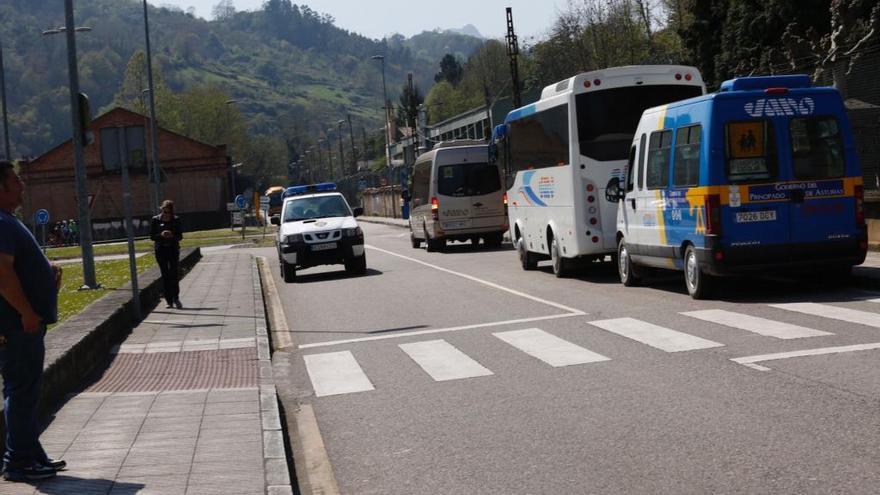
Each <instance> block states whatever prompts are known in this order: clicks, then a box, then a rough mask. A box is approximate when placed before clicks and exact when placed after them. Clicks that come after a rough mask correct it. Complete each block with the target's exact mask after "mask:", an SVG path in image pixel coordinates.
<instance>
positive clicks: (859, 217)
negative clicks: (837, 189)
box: [854, 186, 865, 227]
mask: <svg viewBox="0 0 880 495" xmlns="http://www.w3.org/2000/svg"><path fill="white" fill-rule="evenodd" d="M854 192H855V197H856V225H858V226H860V227H861V226H864V225H865V186H855V191H854Z"/></svg>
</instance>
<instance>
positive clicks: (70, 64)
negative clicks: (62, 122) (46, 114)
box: [64, 0, 99, 289]
mask: <svg viewBox="0 0 880 495" xmlns="http://www.w3.org/2000/svg"><path fill="white" fill-rule="evenodd" d="M64 23H65V26H66V28H65V34H67V72H68V75H69V76H70V113H71V119H72V120H73V159H74V176H75V178H76V202H77V210H78V213H79V244H80V251H81V253H82V264H83V288H84V289H97V288H98V287H99V286H98V282H97V280H96V279H95V256H94V251H93V250H92V219H91V214H90V212H89V198H88V194H89V192H88V189H87V188H86V161H85V156H84V155H83V141H82V139H83V135H84V134H85V133H84V131H85V129H83V128H82V123H81V122H80V115H81V114H80V112H81V111H82V109H81V108H80V93H79V69H78V68H77V65H76V28H75V26H74V22H73V0H64Z"/></svg>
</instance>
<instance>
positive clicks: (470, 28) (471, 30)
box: [447, 24, 486, 40]
mask: <svg viewBox="0 0 880 495" xmlns="http://www.w3.org/2000/svg"><path fill="white" fill-rule="evenodd" d="M447 31H449V32H452V33H456V34H463V35H465V36H473V37H474V38H479V39H481V40H482V39H486V38H485V37H484V36H483V35H482V34H480V31H479V30H477V27H476V26H474V25H473V24H467V25H465V26H464V27H462V28H459V29H447Z"/></svg>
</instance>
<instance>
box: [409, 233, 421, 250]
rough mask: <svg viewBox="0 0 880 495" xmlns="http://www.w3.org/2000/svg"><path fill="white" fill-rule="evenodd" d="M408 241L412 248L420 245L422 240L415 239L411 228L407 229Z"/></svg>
mask: <svg viewBox="0 0 880 495" xmlns="http://www.w3.org/2000/svg"><path fill="white" fill-rule="evenodd" d="M409 242H410V243H411V244H412V247H413V249H418V248H420V247H422V241H420V240H418V239H416V236H415V233H414V232H413V231H412V230H410V231H409Z"/></svg>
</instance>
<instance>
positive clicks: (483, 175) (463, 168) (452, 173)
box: [437, 163, 501, 197]
mask: <svg viewBox="0 0 880 495" xmlns="http://www.w3.org/2000/svg"><path fill="white" fill-rule="evenodd" d="M437 172H438V176H437V192H438V193H439V194H441V195H443V196H456V197H461V196H482V195H484V194H489V193H493V192H495V191H498V190H500V189H501V177H500V176H499V174H498V167H497V166H496V165H490V164H488V163H458V164H455V165H441V166H440V167H439V168H438V170H437Z"/></svg>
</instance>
